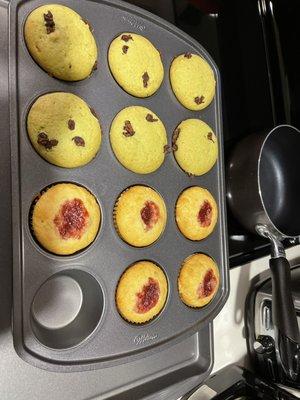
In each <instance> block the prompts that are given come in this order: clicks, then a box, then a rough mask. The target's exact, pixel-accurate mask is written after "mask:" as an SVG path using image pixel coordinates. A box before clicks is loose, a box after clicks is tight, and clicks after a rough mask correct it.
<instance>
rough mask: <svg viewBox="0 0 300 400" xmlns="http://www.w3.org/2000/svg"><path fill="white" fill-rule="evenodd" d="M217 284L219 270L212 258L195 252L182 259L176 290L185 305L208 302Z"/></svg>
mask: <svg viewBox="0 0 300 400" xmlns="http://www.w3.org/2000/svg"><path fill="white" fill-rule="evenodd" d="M219 284H220V277H219V270H218V267H217V265H216V263H215V262H214V260H213V259H212V258H210V257H208V256H206V255H205V254H201V253H197V254H193V255H192V256H190V257H188V258H186V259H185V260H184V262H183V264H182V267H181V269H180V272H179V276H178V291H179V296H180V298H181V300H182V301H183V302H184V303H185V304H186V305H187V306H190V307H203V306H205V305H206V304H208V303H209V302H210V301H211V300H212V299H213V297H214V296H215V294H216V293H217V291H218V289H219Z"/></svg>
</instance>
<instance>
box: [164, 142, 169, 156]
mask: <svg viewBox="0 0 300 400" xmlns="http://www.w3.org/2000/svg"><path fill="white" fill-rule="evenodd" d="M164 153H165V154H168V153H171V147H170V146H169V145H168V144H165V145H164Z"/></svg>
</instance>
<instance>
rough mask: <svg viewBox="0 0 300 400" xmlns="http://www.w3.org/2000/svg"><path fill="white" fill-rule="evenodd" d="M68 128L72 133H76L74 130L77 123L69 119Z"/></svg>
mask: <svg viewBox="0 0 300 400" xmlns="http://www.w3.org/2000/svg"><path fill="white" fill-rule="evenodd" d="M68 128H69V129H70V131H74V129H75V121H74V120H73V119H69V121H68Z"/></svg>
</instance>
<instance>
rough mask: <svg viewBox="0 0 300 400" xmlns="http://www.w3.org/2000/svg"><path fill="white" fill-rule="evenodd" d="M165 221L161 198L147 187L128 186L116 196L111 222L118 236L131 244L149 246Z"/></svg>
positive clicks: (165, 214)
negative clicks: (112, 221) (112, 220)
mask: <svg viewBox="0 0 300 400" xmlns="http://www.w3.org/2000/svg"><path fill="white" fill-rule="evenodd" d="M166 220H167V212H166V206H165V203H164V201H163V199H162V197H161V196H160V195H159V194H158V193H157V192H156V191H155V190H153V189H151V188H149V187H147V186H141V185H137V186H131V187H130V188H129V189H126V190H125V191H124V192H123V193H121V195H120V196H119V198H118V200H117V202H116V205H115V209H114V222H115V226H116V229H117V232H118V234H119V235H120V237H121V238H122V239H123V240H124V241H125V242H127V243H129V244H131V245H132V246H135V247H144V246H149V245H150V244H151V243H153V242H155V241H156V240H157V239H158V238H159V237H160V235H161V234H162V232H163V230H164V228H165V226H166Z"/></svg>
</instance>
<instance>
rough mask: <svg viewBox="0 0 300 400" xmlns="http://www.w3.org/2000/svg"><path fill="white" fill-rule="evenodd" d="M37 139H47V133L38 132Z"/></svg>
mask: <svg viewBox="0 0 300 400" xmlns="http://www.w3.org/2000/svg"><path fill="white" fill-rule="evenodd" d="M38 138H39V139H48V135H47V134H46V133H45V132H40V133H39V134H38Z"/></svg>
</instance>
